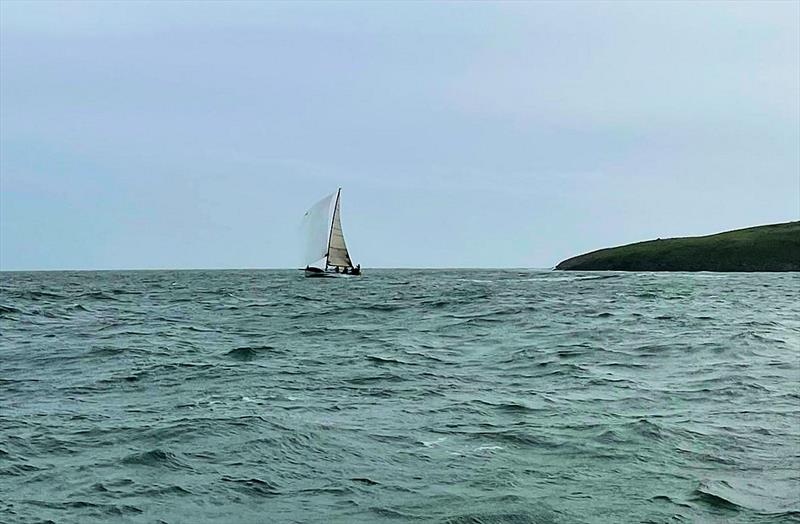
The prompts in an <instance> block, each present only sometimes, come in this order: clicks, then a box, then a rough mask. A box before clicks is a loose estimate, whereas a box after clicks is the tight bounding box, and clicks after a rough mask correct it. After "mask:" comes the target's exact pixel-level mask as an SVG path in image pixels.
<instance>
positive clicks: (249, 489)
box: [220, 476, 281, 497]
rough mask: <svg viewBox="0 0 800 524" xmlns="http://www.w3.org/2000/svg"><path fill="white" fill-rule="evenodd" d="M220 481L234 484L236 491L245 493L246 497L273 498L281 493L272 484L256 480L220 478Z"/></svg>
mask: <svg viewBox="0 0 800 524" xmlns="http://www.w3.org/2000/svg"><path fill="white" fill-rule="evenodd" d="M220 480H222V481H223V482H229V483H231V484H234V485H235V487H236V489H237V490H238V491H241V492H243V493H246V494H248V495H255V496H260V497H263V496H274V495H280V494H281V491H280V489H279V488H278V486H277V485H275V484H274V483H272V482H269V481H266V480H261V479H258V478H249V479H248V478H234V477H227V476H225V477H222V478H221V479H220Z"/></svg>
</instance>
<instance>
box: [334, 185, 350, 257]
mask: <svg viewBox="0 0 800 524" xmlns="http://www.w3.org/2000/svg"><path fill="white" fill-rule="evenodd" d="M340 192H341V190H339V191H337V193H336V207H335V208H334V209H333V221H332V223H331V239H330V243H329V244H328V265H331V266H343V267H353V262H352V261H351V260H350V254H349V253H348V252H347V244H345V243H344V233H342V221H341V218H339V214H340V213H339V206H340V204H339V193H340Z"/></svg>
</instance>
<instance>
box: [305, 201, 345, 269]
mask: <svg viewBox="0 0 800 524" xmlns="http://www.w3.org/2000/svg"><path fill="white" fill-rule="evenodd" d="M336 196H337V193H332V194H330V195H328V196H326V197H325V198H323V199H322V200H320V201H319V202H317V203H316V204H314V205H313V206H311V208H309V210H308V211H306V214H305V215H304V216H303V222H302V224H301V226H300V228H301V230H302V234H303V238H304V239H305V246H304V252H303V263H304V264H305V265H307V266H309V265H315V266H316V265H321V264H324V263H325V262H324V258H325V255H326V254H327V253H328V239H329V237H330V228H331V220H330V219H331V206H332V205H333V204H334V202H335V201H336Z"/></svg>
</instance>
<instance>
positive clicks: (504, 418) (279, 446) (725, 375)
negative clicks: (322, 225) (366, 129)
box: [0, 270, 800, 523]
mask: <svg viewBox="0 0 800 524" xmlns="http://www.w3.org/2000/svg"><path fill="white" fill-rule="evenodd" d="M799 277H800V276H799V275H797V274H733V273H731V274H709V273H658V274H655V273H572V272H570V273H560V272H550V271H533V270H396V271H393V270H372V271H370V270H365V275H364V276H363V277H360V278H350V279H305V278H303V276H302V272H299V271H288V270H287V271H133V272H52V273H48V272H31V273H0V522H9V523H16V522H21V523H22V522H24V523H28V522H30V523H33V522H47V521H50V522H59V523H60V522H134V523H139V522H142V523H144V522H147V523H152V522H167V523H198V522H254V523H255V522H298V523H300V522H343V523H350V522H353V523H362V522H363V523H373V522H377V523H381V522H436V523H446V522H449V523H556V522H567V523H571V522H574V523H605V522H653V523H656V522H764V523H766V522H770V523H771V522H800V305H799V304H800V300H798V299H800V278H799Z"/></svg>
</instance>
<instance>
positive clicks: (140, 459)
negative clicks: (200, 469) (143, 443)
mask: <svg viewBox="0 0 800 524" xmlns="http://www.w3.org/2000/svg"><path fill="white" fill-rule="evenodd" d="M122 463H123V464H128V465H135V466H149V467H163V468H169V469H191V468H190V467H189V465H188V464H186V463H185V462H183V461H182V460H181V459H180V458H179V457H178V456H177V455H176V454H175V453H172V452H170V451H165V450H163V449H153V450H150V451H144V452H142V453H133V454H131V455H128V456H127V457H125V458H123V459H122Z"/></svg>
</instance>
